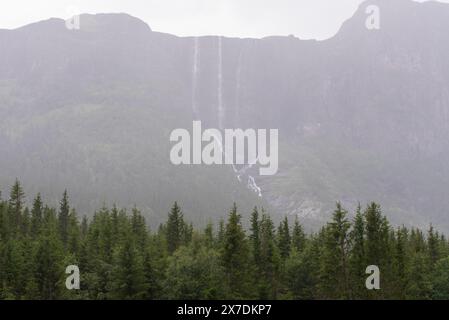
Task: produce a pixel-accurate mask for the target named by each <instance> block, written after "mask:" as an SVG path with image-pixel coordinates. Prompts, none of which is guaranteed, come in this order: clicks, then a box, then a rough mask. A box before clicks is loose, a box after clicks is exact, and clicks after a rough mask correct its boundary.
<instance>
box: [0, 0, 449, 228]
mask: <svg viewBox="0 0 449 320" xmlns="http://www.w3.org/2000/svg"><path fill="white" fill-rule="evenodd" d="M370 4H375V5H378V6H379V8H380V14H381V28H380V30H368V29H367V28H366V27H365V20H366V17H367V14H366V13H365V8H366V6H368V5H370ZM448 18H449V6H448V5H444V4H440V3H433V2H428V3H415V2H411V1H408V0H389V1H386V0H384V1H382V0H378V1H369V2H365V3H363V4H362V5H361V6H360V8H359V9H358V10H357V12H356V13H355V15H354V16H353V17H352V18H351V19H349V20H348V21H347V22H345V23H344V25H343V26H342V28H341V30H340V31H339V33H338V34H337V35H336V36H335V37H333V38H332V39H329V40H325V41H303V40H299V39H297V38H294V37H268V38H264V39H233V38H224V37H213V36H211V37H200V38H188V37H187V38H179V37H175V36H172V35H168V34H163V33H157V32H153V31H152V30H151V28H150V27H148V26H147V25H146V24H145V23H143V22H141V21H139V20H138V19H135V18H133V17H130V16H128V15H122V14H120V15H108V14H105V15H95V16H92V15H83V16H82V17H81V29H80V30H77V31H69V30H67V29H66V28H65V26H64V21H62V20H58V19H50V20H48V21H44V22H40V23H37V24H33V25H29V26H26V27H23V28H20V29H17V30H1V31H0V48H1V50H0V58H1V59H0V150H1V153H2V156H1V157H0V168H1V169H2V171H1V174H0V185H2V186H6V185H8V184H10V183H11V181H12V180H13V179H14V178H15V177H19V178H20V179H21V180H22V181H23V182H24V184H25V185H26V186H29V190H28V191H29V193H31V194H33V193H35V192H37V191H42V192H43V193H44V195H46V196H47V198H49V199H50V200H52V201H54V202H55V201H57V198H58V197H59V194H60V193H61V190H63V189H64V188H68V190H69V192H70V194H71V195H72V198H73V200H74V204H75V205H76V206H77V207H80V208H82V210H85V211H87V210H91V209H92V208H96V207H98V206H100V205H101V204H102V202H103V201H106V202H110V201H118V204H119V205H121V206H132V205H134V204H136V205H137V206H139V207H141V208H143V211H144V212H145V213H146V214H148V215H149V216H150V217H151V219H150V220H153V221H154V223H157V222H159V221H160V218H161V216H163V215H165V212H166V211H167V209H168V207H169V206H170V203H171V202H172V201H173V200H178V201H180V202H181V205H182V206H183V209H184V211H185V213H186V215H187V217H188V218H189V219H193V220H194V221H195V222H200V223H204V222H206V221H207V219H209V218H216V217H218V216H222V215H223V214H224V212H225V211H226V210H227V208H228V207H229V206H230V205H231V204H232V202H233V201H237V202H238V204H241V205H242V209H243V212H246V213H248V212H249V210H250V207H251V206H252V205H254V204H261V205H264V206H266V207H268V208H269V210H270V211H272V212H273V213H275V214H277V215H278V216H281V215H285V214H288V215H299V216H300V217H301V218H302V220H303V221H304V222H306V223H307V224H308V225H309V226H313V227H316V226H319V225H320V224H321V223H322V222H323V221H325V220H327V218H328V215H329V214H330V211H331V210H332V208H333V204H334V202H335V201H339V200H340V201H343V202H344V204H345V205H346V206H348V207H355V206H356V205H357V203H358V202H359V201H360V202H362V203H364V202H367V201H370V200H375V201H378V202H380V203H382V204H383V206H384V209H385V212H386V214H387V215H389V217H390V218H391V220H392V221H393V222H394V223H396V224H412V225H418V226H425V225H427V224H429V223H430V222H433V223H434V224H435V225H437V226H438V227H439V228H441V229H443V230H449V218H448V213H447V209H446V208H447V207H448V204H449V203H448V200H447V199H449V197H448V196H447V191H446V190H447V186H448V182H449V170H448V169H447V168H446V167H447V166H446V163H447V159H449V146H448V141H447V139H446V137H447V134H448V129H449V126H448V120H449V118H448V116H449V86H448V84H449V81H448V80H449V62H448V61H447V59H446V58H445V57H446V53H447V52H448V50H447V49H449V48H448V46H449V44H448V43H449V42H448V41H447V40H448V39H447V35H446V33H445V30H447V29H448V27H449V19H448ZM194 119H201V120H202V121H203V123H204V125H203V126H204V127H219V126H220V124H221V125H223V127H225V128H237V127H241V128H267V129H269V128H277V129H279V132H280V152H279V159H280V167H279V172H278V174H277V175H276V176H267V177H258V176H256V174H255V172H250V173H249V174H251V175H254V176H255V180H256V183H257V185H258V186H259V187H261V189H262V195H263V198H262V199H260V198H259V197H258V195H257V194H255V193H254V192H253V191H251V190H250V189H249V188H247V185H246V184H247V178H248V177H247V176H245V177H244V180H243V181H242V182H239V181H238V180H237V178H236V175H235V173H234V172H233V171H232V168H230V167H228V166H224V167H204V166H200V167H191V166H181V167H174V166H173V165H171V163H170V162H169V158H168V157H169V150H170V146H171V145H170V143H169V139H168V138H169V134H170V132H171V130H173V129H175V128H187V129H189V128H191V125H192V120H194ZM42 188H44V190H42Z"/></svg>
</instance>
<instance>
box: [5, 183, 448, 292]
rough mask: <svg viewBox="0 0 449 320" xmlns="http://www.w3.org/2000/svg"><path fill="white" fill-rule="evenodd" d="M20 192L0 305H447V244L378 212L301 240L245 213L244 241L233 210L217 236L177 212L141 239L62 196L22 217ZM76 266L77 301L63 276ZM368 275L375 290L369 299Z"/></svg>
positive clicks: (121, 218)
mask: <svg viewBox="0 0 449 320" xmlns="http://www.w3.org/2000/svg"><path fill="white" fill-rule="evenodd" d="M24 197H25V195H24V192H23V190H22V187H21V185H20V183H19V182H18V181H16V183H15V184H14V186H13V187H12V188H11V191H10V195H9V199H6V200H1V198H0V298H1V299H449V243H448V241H447V240H446V238H445V237H444V236H443V235H440V234H438V233H437V232H436V231H434V229H433V228H432V227H430V229H429V230H428V231H427V232H426V233H423V232H422V231H420V230H417V229H411V230H409V229H407V228H405V227H401V228H397V229H394V228H392V227H391V226H390V225H389V223H388V221H387V219H386V218H385V216H383V215H382V213H381V210H380V207H379V205H377V204H375V203H371V204H369V205H368V206H367V207H366V208H365V209H364V210H362V209H361V208H360V207H359V208H358V209H357V212H355V215H353V216H354V218H349V214H348V212H347V211H346V210H345V209H344V208H342V206H341V205H340V204H337V207H336V209H335V212H334V214H333V218H332V221H331V222H329V223H328V224H327V225H326V226H324V227H323V228H322V229H321V230H320V231H319V232H317V233H314V234H310V235H306V234H305V233H304V231H303V228H302V226H301V225H300V223H299V222H298V220H295V221H293V223H290V224H289V221H288V219H287V218H286V219H284V220H283V221H282V222H281V223H280V225H279V226H277V227H276V226H275V225H274V223H273V220H272V219H271V218H270V216H269V215H268V214H267V213H265V212H264V211H263V209H262V210H261V211H259V210H258V209H257V208H254V211H253V212H252V214H251V221H250V228H249V230H244V228H243V227H242V221H241V216H240V215H239V213H238V212H237V208H236V206H235V205H234V206H233V208H232V209H231V210H230V212H229V214H228V216H227V219H226V221H224V220H222V221H221V222H220V223H219V224H218V226H216V227H214V226H213V225H212V224H209V225H207V227H206V228H204V229H203V230H198V229H194V228H193V226H192V225H191V224H188V223H186V222H185V220H184V218H183V214H182V212H181V209H180V207H179V206H178V204H177V203H175V204H174V205H173V207H172V208H171V210H170V212H169V214H168V220H167V222H166V223H165V224H163V225H161V226H160V227H159V229H158V230H157V231H156V232H150V231H149V228H148V227H147V224H146V222H145V219H144V217H143V216H142V215H141V213H140V212H139V211H138V210H137V209H136V208H134V209H133V210H132V211H131V212H130V213H127V212H126V211H125V210H119V209H118V208H116V207H112V208H102V209H101V210H99V211H97V212H95V213H94V214H93V216H92V218H91V219H89V220H88V219H87V218H86V217H83V218H82V219H81V220H79V218H78V217H77V213H76V211H75V210H74V209H72V208H70V205H69V200H68V196H67V192H64V194H63V196H62V200H61V202H60V207H59V208H58V209H55V208H50V207H48V206H46V205H45V204H44V203H43V200H42V199H41V197H40V195H37V196H36V198H35V199H34V201H33V205H32V207H31V208H28V207H26V206H25V200H24ZM69 265H77V266H78V267H79V269H80V272H81V286H80V290H68V289H67V288H66V286H65V280H66V277H67V276H68V275H67V274H65V268H66V267H67V266H69ZM368 265H376V266H378V267H379V269H380V290H368V289H367V288H366V287H365V281H366V279H367V277H368V276H369V274H366V273H365V271H366V268H367V266H368Z"/></svg>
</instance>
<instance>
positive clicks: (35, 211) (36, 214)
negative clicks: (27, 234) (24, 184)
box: [31, 193, 44, 239]
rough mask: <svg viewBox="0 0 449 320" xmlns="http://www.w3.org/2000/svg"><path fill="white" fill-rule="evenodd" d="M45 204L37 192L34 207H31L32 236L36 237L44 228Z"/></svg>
mask: <svg viewBox="0 0 449 320" xmlns="http://www.w3.org/2000/svg"><path fill="white" fill-rule="evenodd" d="M43 210H44V205H43V203H42V199H41V195H40V193H38V194H37V196H36V198H35V199H34V201H33V208H32V209H31V236H32V237H33V238H34V239H36V238H37V237H38V236H39V235H40V233H41V229H42V220H43V217H42V216H43Z"/></svg>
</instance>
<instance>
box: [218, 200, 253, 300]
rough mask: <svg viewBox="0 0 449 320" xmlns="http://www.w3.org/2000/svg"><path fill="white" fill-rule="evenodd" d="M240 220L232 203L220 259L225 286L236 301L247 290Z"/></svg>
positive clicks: (245, 257) (243, 237) (245, 250)
mask: <svg viewBox="0 0 449 320" xmlns="http://www.w3.org/2000/svg"><path fill="white" fill-rule="evenodd" d="M240 219H241V216H240V215H239V214H238V213H237V206H236V205H235V203H234V206H233V207H232V209H231V211H230V213H229V218H228V223H227V224H226V231H225V235H224V246H223V253H222V259H223V266H224V268H225V272H226V276H227V284H228V286H229V288H230V289H231V293H232V295H233V298H237V299H238V298H243V297H245V296H246V294H247V290H248V288H247V282H248V277H247V270H248V259H247V257H248V245H247V242H246V236H245V232H244V231H243V228H242V224H241V221H240Z"/></svg>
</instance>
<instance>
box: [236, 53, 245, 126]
mask: <svg viewBox="0 0 449 320" xmlns="http://www.w3.org/2000/svg"><path fill="white" fill-rule="evenodd" d="M242 60H243V49H241V50H240V54H239V60H238V62H237V72H236V74H235V107H234V125H237V124H238V123H239V119H240V87H241V81H242V80H241V79H242Z"/></svg>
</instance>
